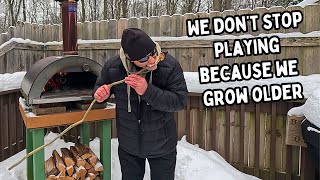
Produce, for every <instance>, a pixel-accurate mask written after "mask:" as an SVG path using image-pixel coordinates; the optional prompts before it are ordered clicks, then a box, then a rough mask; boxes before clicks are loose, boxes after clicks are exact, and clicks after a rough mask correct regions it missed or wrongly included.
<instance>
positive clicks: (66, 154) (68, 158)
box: [61, 148, 75, 167]
mask: <svg viewBox="0 0 320 180" xmlns="http://www.w3.org/2000/svg"><path fill="white" fill-rule="evenodd" d="M61 154H62V158H63V160H64V163H65V165H66V166H67V167H69V166H74V164H75V162H74V158H73V155H72V153H71V152H70V150H69V149H68V148H61Z"/></svg>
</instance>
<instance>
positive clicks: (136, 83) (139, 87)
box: [124, 74, 148, 96]
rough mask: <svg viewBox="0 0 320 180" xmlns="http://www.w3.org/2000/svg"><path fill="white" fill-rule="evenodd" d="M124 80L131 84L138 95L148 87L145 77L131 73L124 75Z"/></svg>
mask: <svg viewBox="0 0 320 180" xmlns="http://www.w3.org/2000/svg"><path fill="white" fill-rule="evenodd" d="M124 82H125V83H127V84H128V85H129V86H131V87H132V88H133V89H134V90H135V91H136V92H137V93H138V94H139V95H140V96H142V95H143V94H144V93H145V92H146V90H147V88H148V83H147V81H146V79H145V78H143V77H141V76H139V75H136V74H131V75H129V76H128V77H126V78H125V81H124Z"/></svg>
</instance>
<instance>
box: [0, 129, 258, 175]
mask: <svg viewBox="0 0 320 180" xmlns="http://www.w3.org/2000/svg"><path fill="white" fill-rule="evenodd" d="M55 136H57V134H55V133H52V132H50V133H49V134H47V135H46V136H45V142H49V141H50V140H51V139H53V138H54V137H55ZM99 143H100V140H99V138H95V139H94V140H93V141H91V142H90V148H91V149H92V150H93V151H94V152H95V153H96V154H97V156H98V157H99V154H100V150H99V147H100V146H99ZM111 143H112V145H111V158H112V160H111V161H112V162H111V163H112V164H111V167H112V170H111V171H112V180H120V179H121V171H120V163H119V160H118V151H117V148H118V140H117V139H112V141H111ZM72 145H74V143H70V142H69V143H65V142H64V141H63V140H62V139H58V140H56V141H55V142H53V143H52V144H51V145H49V146H48V147H46V148H45V159H48V158H49V157H50V156H51V153H52V151H53V150H54V149H56V150H57V151H58V152H59V153H60V155H61V151H60V148H62V147H66V148H69V147H70V146H72ZM25 153H26V151H25V150H23V151H21V152H20V153H18V154H16V155H14V156H12V157H10V158H9V159H7V160H5V161H2V162H0V179H6V180H27V177H26V161H24V162H23V163H22V164H20V165H18V166H17V167H16V168H14V169H13V170H12V171H11V172H9V171H7V169H8V168H9V167H10V166H11V165H13V164H14V163H15V162H17V161H18V160H20V159H21V158H22V157H23V156H24V155H25ZM198 179H201V180H212V179H224V180H257V179H258V178H256V177H253V176H250V175H247V174H244V173H242V172H240V171H238V170H237V169H235V168H234V167H232V166H231V165H230V164H228V163H227V162H226V161H225V160H224V159H223V158H222V157H221V156H220V155H219V154H218V153H216V152H214V151H205V150H203V149H201V148H199V147H198V146H197V145H192V144H189V143H188V142H187V141H186V139H185V137H183V138H182V139H181V140H180V141H178V146H177V165H176V174H175V180H198ZM144 180H150V170H149V165H148V163H147V165H146V173H145V177H144Z"/></svg>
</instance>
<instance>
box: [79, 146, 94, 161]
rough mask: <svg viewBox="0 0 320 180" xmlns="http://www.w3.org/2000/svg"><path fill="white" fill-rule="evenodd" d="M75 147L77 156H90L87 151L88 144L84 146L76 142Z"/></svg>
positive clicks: (84, 157)
mask: <svg viewBox="0 0 320 180" xmlns="http://www.w3.org/2000/svg"><path fill="white" fill-rule="evenodd" d="M76 148H77V151H78V154H79V156H80V157H81V158H82V159H88V158H89V157H91V156H92V154H91V153H90V152H89V149H90V148H89V147H88V146H85V145H83V144H80V143H79V144H76Z"/></svg>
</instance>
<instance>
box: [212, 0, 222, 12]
mask: <svg viewBox="0 0 320 180" xmlns="http://www.w3.org/2000/svg"><path fill="white" fill-rule="evenodd" d="M212 3H213V9H214V10H216V11H222V0H213V2H212Z"/></svg>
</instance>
